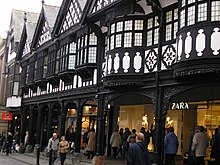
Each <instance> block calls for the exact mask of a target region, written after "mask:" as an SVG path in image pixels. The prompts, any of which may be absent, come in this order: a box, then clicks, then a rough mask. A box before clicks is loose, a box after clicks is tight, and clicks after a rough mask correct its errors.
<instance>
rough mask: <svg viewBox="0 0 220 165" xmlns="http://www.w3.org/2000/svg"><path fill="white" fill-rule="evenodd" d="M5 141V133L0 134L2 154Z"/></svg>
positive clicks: (0, 150)
mask: <svg viewBox="0 0 220 165" xmlns="http://www.w3.org/2000/svg"><path fill="white" fill-rule="evenodd" d="M5 139H6V132H5V131H4V132H2V137H1V139H0V152H4V149H5V147H4V145H5V141H6V140H5Z"/></svg>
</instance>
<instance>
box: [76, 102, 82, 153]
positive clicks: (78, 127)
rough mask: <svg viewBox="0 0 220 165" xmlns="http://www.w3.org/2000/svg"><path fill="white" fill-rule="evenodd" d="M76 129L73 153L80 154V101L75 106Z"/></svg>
mask: <svg viewBox="0 0 220 165" xmlns="http://www.w3.org/2000/svg"><path fill="white" fill-rule="evenodd" d="M76 125H77V129H76V139H78V140H76V145H75V152H79V153H80V139H81V130H82V106H81V104H80V100H78V105H77V124H76Z"/></svg>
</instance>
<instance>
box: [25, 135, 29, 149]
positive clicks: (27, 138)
mask: <svg viewBox="0 0 220 165" xmlns="http://www.w3.org/2000/svg"><path fill="white" fill-rule="evenodd" d="M28 140H29V132H28V131H26V132H25V137H24V146H25V147H27V145H28V143H29V141H28Z"/></svg>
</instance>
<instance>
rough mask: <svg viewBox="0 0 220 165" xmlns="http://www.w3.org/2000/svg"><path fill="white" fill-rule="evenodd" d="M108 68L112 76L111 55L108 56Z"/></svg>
mask: <svg viewBox="0 0 220 165" xmlns="http://www.w3.org/2000/svg"><path fill="white" fill-rule="evenodd" d="M107 64H108V66H107V68H108V74H111V69H112V56H111V55H110V54H109V55H108V60H107Z"/></svg>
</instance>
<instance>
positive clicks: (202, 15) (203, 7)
mask: <svg viewBox="0 0 220 165" xmlns="http://www.w3.org/2000/svg"><path fill="white" fill-rule="evenodd" d="M206 20H207V4H206V3H203V4H199V5H198V21H206Z"/></svg>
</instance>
